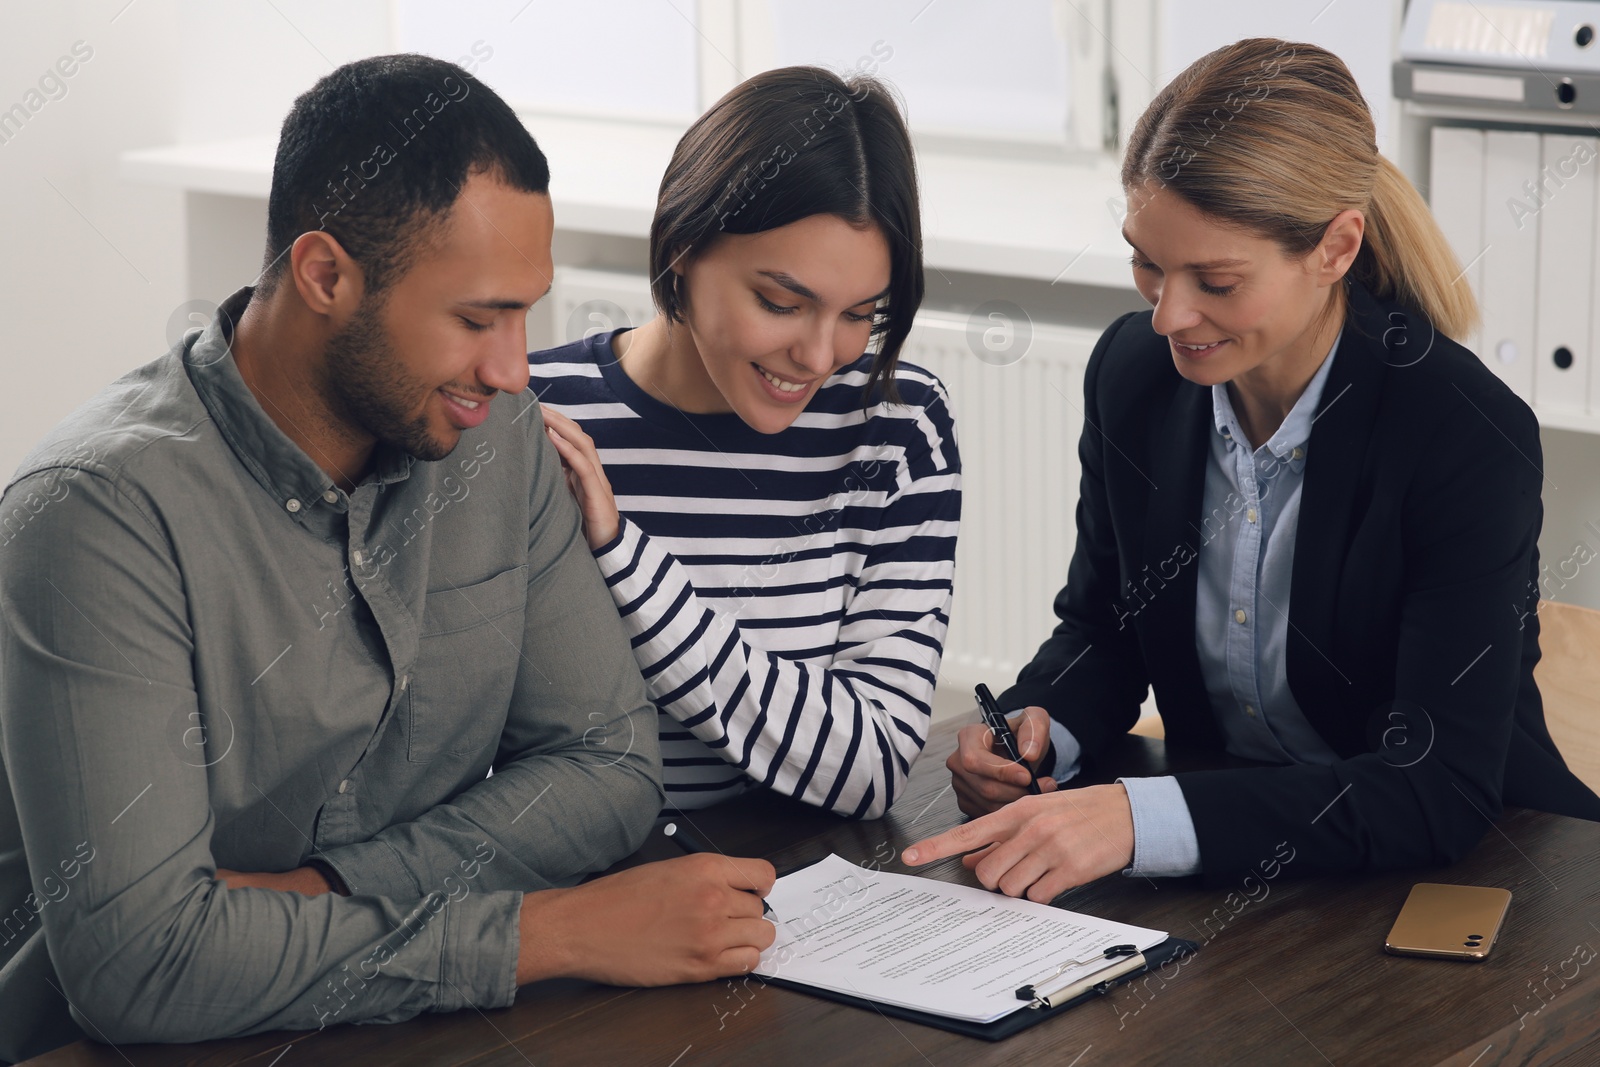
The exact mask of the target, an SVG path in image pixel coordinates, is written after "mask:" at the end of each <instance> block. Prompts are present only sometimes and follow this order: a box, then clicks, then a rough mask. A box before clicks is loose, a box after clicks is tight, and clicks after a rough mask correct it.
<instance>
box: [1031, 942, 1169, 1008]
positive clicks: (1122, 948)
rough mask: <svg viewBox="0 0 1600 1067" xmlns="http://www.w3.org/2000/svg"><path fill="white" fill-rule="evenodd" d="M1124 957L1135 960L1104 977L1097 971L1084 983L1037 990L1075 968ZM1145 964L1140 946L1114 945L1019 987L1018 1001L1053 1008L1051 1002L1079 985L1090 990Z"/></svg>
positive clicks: (1068, 961)
mask: <svg viewBox="0 0 1600 1067" xmlns="http://www.w3.org/2000/svg"><path fill="white" fill-rule="evenodd" d="M1123 957H1133V959H1130V960H1129V961H1128V964H1127V965H1126V966H1121V967H1116V968H1107V969H1106V970H1107V971H1109V972H1110V973H1106V974H1104V975H1103V977H1102V972H1099V971H1097V972H1095V973H1094V974H1092V975H1090V976H1089V977H1088V979H1086V980H1084V981H1079V982H1073V983H1071V984H1070V985H1069V986H1066V987H1064V988H1063V989H1056V990H1052V991H1050V992H1048V993H1040V992H1039V990H1038V988H1037V987H1038V986H1041V985H1043V984H1045V983H1046V982H1049V981H1051V980H1052V979H1055V978H1059V977H1060V976H1061V975H1063V974H1065V973H1066V972H1067V971H1070V970H1071V969H1072V968H1074V967H1086V966H1088V965H1089V964H1091V963H1099V962H1101V961H1103V960H1114V959H1121V958H1123ZM1143 963H1144V958H1143V956H1142V955H1141V954H1140V952H1139V946H1138V945H1112V946H1110V947H1109V948H1107V949H1105V951H1103V952H1101V953H1100V954H1099V955H1096V956H1089V957H1087V958H1086V959H1078V960H1067V961H1066V962H1065V963H1063V964H1061V965H1059V966H1058V967H1056V969H1055V970H1053V971H1051V972H1050V973H1049V974H1047V975H1045V976H1044V977H1043V978H1040V979H1038V980H1037V981H1035V982H1031V983H1029V984H1028V985H1025V986H1019V987H1018V988H1017V999H1018V1000H1031V1001H1033V1002H1034V1003H1033V1007H1036V1008H1037V1007H1050V1006H1051V1001H1052V1000H1054V999H1056V998H1057V997H1059V996H1060V995H1061V994H1062V993H1063V992H1065V991H1066V989H1071V988H1073V987H1074V986H1079V985H1082V986H1084V987H1085V988H1089V987H1092V986H1094V985H1095V984H1097V983H1098V982H1108V981H1110V980H1111V979H1112V978H1115V977H1117V976H1119V975H1121V974H1123V973H1125V972H1126V971H1129V970H1132V969H1134V968H1135V967H1138V966H1140V965H1142V964H1143Z"/></svg>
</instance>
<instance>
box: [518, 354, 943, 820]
mask: <svg viewBox="0 0 1600 1067" xmlns="http://www.w3.org/2000/svg"><path fill="white" fill-rule="evenodd" d="M528 360H529V363H530V364H531V371H532V378H533V380H532V385H531V387H532V388H533V390H534V391H535V392H536V393H537V395H538V396H539V399H540V401H541V402H542V403H545V404H548V405H550V406H551V407H552V408H555V409H556V410H557V411H560V412H562V413H563V414H565V415H567V416H568V417H570V418H572V419H573V420H575V421H576V422H577V423H578V424H579V425H581V426H582V427H583V429H584V431H585V432H586V433H588V434H589V436H590V437H592V438H593V439H594V441H595V446H596V448H597V450H598V452H599V455H600V460H601V462H602V464H603V465H604V466H605V471H606V477H607V478H608V479H609V480H610V482H611V487H612V490H613V492H614V493H615V495H616V501H617V509H618V511H619V512H620V513H621V516H622V521H621V524H620V529H619V531H618V534H617V537H616V538H615V539H613V540H612V542H611V543H610V544H607V545H604V546H602V547H601V548H600V549H598V550H597V551H596V552H595V558H596V560H597V561H598V563H599V565H600V570H601V573H602V574H603V575H604V576H605V580H606V583H607V585H608V586H609V587H610V589H611V594H612V597H613V598H614V599H615V601H616V604H617V609H618V611H620V612H621V614H622V618H623V621H624V623H625V624H626V626H627V629H628V633H629V635H630V636H631V637H632V640H633V648H634V655H635V657H636V658H637V659H638V663H639V668H640V670H641V671H642V673H643V674H644V678H645V681H646V683H647V684H648V685H649V688H650V695H651V697H652V699H653V700H654V701H655V703H656V707H657V709H658V711H659V712H660V720H659V722H660V727H661V754H662V764H663V776H664V779H665V785H666V792H667V806H668V807H669V808H678V809H688V808H698V807H704V806H707V805H710V804H713V803H716V802H718V801H721V800H724V799H726V798H728V797H731V796H734V795H737V794H738V793H741V792H743V791H745V790H746V789H748V788H753V787H755V786H756V785H757V784H759V785H764V786H767V787H769V788H772V789H775V790H777V791H778V792H780V793H784V794H787V795H790V796H794V797H797V798H799V799H801V800H803V801H805V802H806V803H808V804H814V805H816V806H818V807H822V808H826V809H828V810H830V811H834V812H837V813H839V814H841V815H847V816H851V817H855V818H869V819H870V818H877V817H878V816H880V815H882V814H883V813H884V812H885V811H887V810H888V809H889V806H890V805H891V804H893V803H894V800H895V798H896V797H897V796H898V795H899V794H900V791H901V789H902V787H903V786H904V785H905V781H906V776H907V775H908V774H909V773H910V771H911V764H912V762H913V761H915V760H916V758H917V755H918V754H919V753H920V752H921V751H922V746H923V743H924V742H925V741H926V739H927V736H928V724H929V718H930V715H931V710H932V709H931V701H932V697H933V689H934V683H935V680H936V677H937V673H938V668H939V656H940V653H941V651H942V648H943V644H944V637H945V630H946V628H947V626H948V625H949V612H950V597H951V587H952V582H953V580H954V577H955V551H956V527H957V524H958V522H959V519H960V513H961V463H960V459H959V457H958V455H957V452H956V438H955V426H954V424H953V423H952V421H951V417H950V408H949V403H948V398H947V397H946V394H945V390H944V386H943V385H942V384H941V383H940V382H939V380H938V379H937V378H935V377H934V376H933V375H931V374H929V373H928V372H927V371H924V370H921V369H919V368H917V367H913V366H908V365H906V364H904V363H902V364H901V365H900V367H899V370H898V372H897V374H896V381H897V382H898V385H899V391H900V397H901V403H899V404H888V403H883V402H879V401H878V400H877V399H876V398H874V400H873V402H872V403H870V404H868V405H867V406H865V407H863V397H862V388H863V386H864V385H865V384H866V380H867V374H868V372H869V370H870V367H871V359H870V357H866V356H864V357H862V358H861V359H860V360H858V361H857V362H855V363H854V364H851V365H850V366H848V367H845V368H843V369H842V370H840V371H838V372H837V373H835V374H834V375H833V376H832V377H831V378H829V379H828V380H827V381H826V382H825V383H823V385H822V386H821V387H820V388H819V389H818V390H817V393H816V395H815V396H814V397H812V399H811V401H810V402H809V403H808V404H807V406H806V409H805V410H804V411H803V412H801V413H800V416H799V417H798V418H797V419H796V420H795V422H794V424H793V425H792V426H790V427H789V428H788V429H786V430H784V431H782V432H781V433H777V434H771V435H767V434H762V433H760V432H758V431H756V430H753V429H751V428H750V427H749V426H748V425H746V424H745V422H744V421H743V420H742V419H740V418H739V416H737V415H734V414H731V413H730V414H717V415H692V414H688V413H685V412H682V411H679V410H677V409H676V408H673V407H671V406H669V405H666V404H663V403H661V402H660V401H658V400H656V399H655V398H654V397H652V396H650V395H649V394H648V393H646V392H645V391H644V390H643V389H641V388H640V387H639V386H638V385H637V384H635V383H634V382H633V380H632V379H631V378H629V377H628V375H627V374H626V372H624V371H623V370H622V368H621V366H619V365H618V363H617V361H616V358H615V356H614V355H613V353H612V348H611V334H609V333H602V334H595V335H592V336H590V337H588V338H586V339H585V340H583V341H578V342H574V343H573V344H569V345H565V346H563V347H561V348H554V349H550V350H548V351H544V352H535V353H533V354H532V355H530V356H529V357H528Z"/></svg>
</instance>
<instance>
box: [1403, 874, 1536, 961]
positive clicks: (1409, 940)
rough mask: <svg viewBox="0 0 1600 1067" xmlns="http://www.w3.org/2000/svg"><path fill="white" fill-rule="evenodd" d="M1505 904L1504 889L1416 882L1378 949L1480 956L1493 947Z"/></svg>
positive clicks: (1439, 956)
mask: <svg viewBox="0 0 1600 1067" xmlns="http://www.w3.org/2000/svg"><path fill="white" fill-rule="evenodd" d="M1510 904H1511V891H1510V890H1508V889H1495V888H1492V887H1490V886H1479V885H1441V884H1439V883H1437V882H1418V883H1417V884H1416V885H1414V886H1412V887H1411V892H1410V894H1409V895H1408V896H1407V897H1406V902H1405V904H1404V905H1402V906H1401V908H1400V914H1399V915H1398V916H1397V917H1396V918H1395V920H1394V926H1392V927H1390V928H1389V936H1388V938H1386V939H1385V940H1384V943H1383V947H1384V949H1385V951H1388V952H1392V953H1394V954H1395V955H1397V956H1431V957H1433V958H1436V959H1448V960H1481V959H1484V958H1485V957H1487V956H1488V955H1489V953H1490V951H1491V950H1492V949H1493V948H1494V940H1495V938H1496V937H1497V936H1499V933H1500V924H1501V923H1502V922H1503V921H1504V920H1505V917H1506V908H1507V907H1508V906H1510Z"/></svg>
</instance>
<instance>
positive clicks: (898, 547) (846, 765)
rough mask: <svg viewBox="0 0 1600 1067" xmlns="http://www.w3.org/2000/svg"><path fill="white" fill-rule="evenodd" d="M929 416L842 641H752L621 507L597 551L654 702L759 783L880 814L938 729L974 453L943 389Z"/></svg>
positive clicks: (922, 416)
mask: <svg viewBox="0 0 1600 1067" xmlns="http://www.w3.org/2000/svg"><path fill="white" fill-rule="evenodd" d="M939 393H940V394H941V395H939V396H938V397H937V399H936V400H935V402H934V404H933V405H930V406H929V407H928V408H925V409H923V410H922V411H921V412H919V413H918V417H917V419H916V420H915V430H914V432H912V433H911V434H909V435H908V438H909V440H908V441H907V443H906V446H905V450H904V458H903V460H902V463H901V468H900V470H899V472H898V475H897V478H898V481H897V485H896V488H895V490H894V492H893V493H892V494H891V495H890V496H889V498H888V500H887V501H886V503H885V506H884V509H883V515H882V521H881V523H880V524H879V525H878V526H877V528H876V530H875V532H874V534H873V536H872V538H871V541H870V543H869V544H868V545H866V546H864V547H865V551H866V559H865V562H864V564H863V566H862V569H861V571H860V574H859V578H858V580H857V582H856V585H855V588H854V590H853V591H852V593H851V596H850V598H849V600H848V603H847V605H846V608H845V611H844V614H843V617H842V619H841V620H840V625H839V629H838V638H837V641H836V643H835V644H834V646H833V647H832V648H831V649H829V650H825V651H824V653H823V654H822V655H819V656H814V657H808V658H804V659H795V658H790V657H786V656H782V655H778V654H776V653H773V652H769V651H765V650H763V649H761V648H759V647H756V646H755V645H753V644H752V643H751V642H750V641H749V640H747V638H746V634H745V633H744V632H743V630H742V629H741V625H740V622H739V621H738V619H737V618H736V617H735V615H734V613H733V612H732V611H729V610H727V609H723V610H718V609H717V608H715V607H712V606H711V604H710V601H709V600H703V599H702V598H701V597H700V596H699V595H698V594H697V592H696V590H695V588H694V586H693V584H692V583H691V580H690V575H689V573H688V569H687V568H686V567H685V566H684V565H683V564H681V563H680V562H679V561H678V560H677V559H675V558H674V557H673V556H672V555H671V554H670V553H669V552H668V551H667V550H666V549H665V548H663V547H661V546H660V544H659V542H657V541H656V540H654V539H652V538H651V537H650V536H649V535H648V534H647V533H645V532H644V531H643V530H641V529H640V528H639V526H638V525H637V524H636V523H634V522H630V521H628V520H627V518H626V516H624V517H623V521H622V524H621V529H620V532H619V534H618V537H617V538H616V539H615V540H614V541H613V542H612V543H611V544H609V545H605V546H602V548H601V549H599V550H598V551H597V552H596V558H597V559H598V561H599V564H600V569H601V572H602V574H604V576H605V579H606V583H607V584H608V585H609V586H610V588H611V593H612V596H613V598H614V599H615V601H616V604H617V607H618V609H619V611H620V612H621V614H622V617H623V621H624V623H625V625H626V626H627V628H628V632H629V634H630V636H631V637H632V640H633V645H634V654H635V658H636V659H637V660H638V662H639V664H640V667H641V669H642V670H643V673H644V677H645V681H646V682H647V683H648V684H649V687H650V692H651V695H652V696H653V697H654V698H655V700H656V704H657V706H658V707H660V708H661V709H662V711H664V712H665V713H666V714H668V715H670V716H671V717H672V718H673V719H675V720H677V721H678V722H679V723H681V724H682V725H683V727H684V728H685V729H687V730H689V731H690V732H691V733H693V734H694V736H695V737H697V738H698V739H700V740H701V741H702V742H704V743H705V744H706V746H707V747H709V748H710V749H711V750H713V751H715V752H717V753H718V754H719V755H721V756H722V757H723V758H724V759H726V760H727V761H728V762H729V763H730V764H733V765H734V766H737V767H738V768H739V769H741V770H743V771H744V772H745V774H747V775H748V776H749V777H751V778H752V779H754V780H756V781H758V782H760V783H761V784H763V785H766V786H768V787H769V788H772V789H775V790H777V791H778V792H780V793H784V794H786V795H789V796H793V797H796V798H798V799H800V800H802V801H804V802H806V803H808V804H814V805H816V806H818V807H821V808H826V809H828V810H830V811H833V812H835V813H837V814H840V815H845V816H849V817H853V818H866V819H872V818H877V817H879V816H881V815H883V814H884V812H886V811H887V810H888V809H889V807H890V805H892V804H893V803H894V801H895V798H896V797H897V796H899V794H900V792H901V790H902V788H903V787H904V785H905V781H906V777H907V776H908V775H909V774H910V771H911V765H912V763H913V762H914V761H915V760H916V757H917V755H918V754H919V753H920V752H921V750H922V746H923V744H924V742H925V741H926V740H927V736H928V728H929V720H930V716H931V711H932V708H931V702H932V698H933V690H934V684H935V681H936V678H937V673H938V668H939V657H940V652H941V649H942V648H943V645H944V638H945V631H946V628H947V626H948V624H949V612H950V601H951V589H952V585H953V582H954V578H955V563H954V560H955V539H956V531H957V526H958V523H959V520H960V510H961V491H960V478H961V472H960V462H959V458H958V455H957V451H956V442H955V435H954V427H953V425H952V424H951V422H950V418H949V414H948V408H947V406H946V405H945V403H944V401H943V397H942V389H940V390H939Z"/></svg>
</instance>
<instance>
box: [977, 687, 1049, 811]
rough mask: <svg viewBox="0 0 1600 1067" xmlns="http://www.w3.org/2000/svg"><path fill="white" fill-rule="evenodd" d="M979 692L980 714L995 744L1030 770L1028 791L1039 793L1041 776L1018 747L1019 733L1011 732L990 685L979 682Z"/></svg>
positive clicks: (1009, 757) (1013, 760)
mask: <svg viewBox="0 0 1600 1067" xmlns="http://www.w3.org/2000/svg"><path fill="white" fill-rule="evenodd" d="M976 692H977V694H978V714H979V715H981V716H983V724H984V725H985V726H987V727H988V728H989V732H990V733H992V734H994V742H995V745H996V746H997V747H998V748H999V749H1000V751H1001V752H1002V753H1003V754H1004V755H1005V757H1006V759H1008V760H1010V761H1011V762H1012V763H1021V764H1022V766H1023V767H1024V768H1026V769H1027V772H1028V792H1030V793H1038V792H1039V791H1040V790H1039V776H1038V775H1037V774H1036V773H1034V770H1033V766H1032V764H1029V763H1026V762H1024V760H1023V758H1022V753H1021V752H1019V751H1018V749H1017V735H1016V734H1014V733H1012V732H1011V724H1010V723H1008V722H1006V717H1005V716H1004V715H1002V714H1000V705H999V704H997V703H995V699H994V694H993V693H991V692H989V687H988V686H986V685H983V684H982V683H979V685H978V688H977V690H976Z"/></svg>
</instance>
